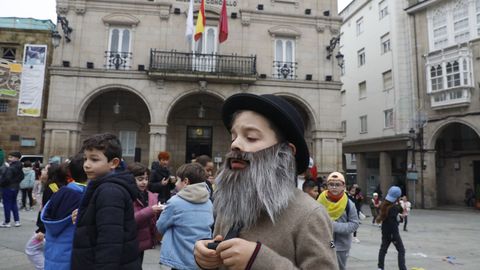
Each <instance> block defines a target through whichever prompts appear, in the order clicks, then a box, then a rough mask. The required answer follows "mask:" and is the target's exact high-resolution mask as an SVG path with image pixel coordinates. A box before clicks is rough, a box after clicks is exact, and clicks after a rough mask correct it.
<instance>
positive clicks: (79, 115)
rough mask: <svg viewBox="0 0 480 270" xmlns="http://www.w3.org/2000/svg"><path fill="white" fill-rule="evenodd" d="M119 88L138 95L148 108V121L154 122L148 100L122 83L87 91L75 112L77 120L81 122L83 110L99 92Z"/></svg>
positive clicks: (117, 89)
mask: <svg viewBox="0 0 480 270" xmlns="http://www.w3.org/2000/svg"><path fill="white" fill-rule="evenodd" d="M119 90H120V91H127V92H130V93H133V94H135V95H136V96H138V97H139V98H140V99H141V100H142V101H143V103H144V104H145V106H147V110H148V113H149V115H150V121H151V122H152V123H156V121H155V120H156V118H155V115H154V114H152V108H151V105H150V103H149V102H148V100H147V98H146V97H145V96H144V95H143V94H142V93H141V92H140V91H138V90H136V89H135V88H133V87H130V86H128V85H124V84H107V85H103V86H100V87H98V88H96V89H94V90H93V91H91V92H89V93H88V94H87V95H86V96H85V97H84V98H83V100H82V102H81V103H80V104H79V106H78V108H79V110H78V111H77V112H76V115H77V121H78V122H82V120H83V119H84V116H85V110H86V109H87V108H88V105H90V103H91V102H92V101H93V100H94V99H95V98H97V97H98V96H100V95H101V94H104V93H107V92H113V91H119Z"/></svg>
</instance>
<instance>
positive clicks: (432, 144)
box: [425, 119, 480, 149]
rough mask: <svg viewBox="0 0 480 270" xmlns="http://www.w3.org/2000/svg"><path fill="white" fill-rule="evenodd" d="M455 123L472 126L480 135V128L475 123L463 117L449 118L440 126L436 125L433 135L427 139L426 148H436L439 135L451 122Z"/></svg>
mask: <svg viewBox="0 0 480 270" xmlns="http://www.w3.org/2000/svg"><path fill="white" fill-rule="evenodd" d="M453 123H459V124H463V125H465V126H467V127H469V128H471V129H472V130H473V131H475V133H477V136H479V137H480V130H479V129H478V128H477V127H476V126H475V125H473V124H472V123H470V122H468V121H465V120H463V119H449V120H445V121H444V122H442V123H441V124H440V125H439V126H438V127H436V128H435V129H434V130H433V131H432V136H431V137H430V138H427V141H426V143H425V146H426V148H427V149H434V148H435V143H436V142H437V139H438V137H439V136H440V135H441V134H442V132H443V131H444V130H445V128H447V127H448V126H449V125H450V124H453Z"/></svg>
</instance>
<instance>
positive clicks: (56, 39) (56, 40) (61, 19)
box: [52, 15, 73, 48]
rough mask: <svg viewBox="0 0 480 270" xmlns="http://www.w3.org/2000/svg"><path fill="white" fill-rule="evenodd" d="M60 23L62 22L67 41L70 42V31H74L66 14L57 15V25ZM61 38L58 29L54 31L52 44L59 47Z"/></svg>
mask: <svg viewBox="0 0 480 270" xmlns="http://www.w3.org/2000/svg"><path fill="white" fill-rule="evenodd" d="M58 24H60V26H61V27H62V32H63V36H64V38H65V41H66V42H70V41H71V39H70V33H72V31H73V28H72V27H70V25H69V22H68V20H67V18H66V17H65V16H60V15H57V25H58ZM61 39H62V36H61V35H60V33H59V32H58V31H57V30H55V31H52V44H53V47H54V48H57V47H58V46H59V45H60V40H61Z"/></svg>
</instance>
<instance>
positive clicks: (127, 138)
mask: <svg viewBox="0 0 480 270" xmlns="http://www.w3.org/2000/svg"><path fill="white" fill-rule="evenodd" d="M118 139H119V140H120V143H121V144H122V156H125V157H133V156H135V147H136V146H137V132H136V131H129V130H121V131H120V132H119V136H118Z"/></svg>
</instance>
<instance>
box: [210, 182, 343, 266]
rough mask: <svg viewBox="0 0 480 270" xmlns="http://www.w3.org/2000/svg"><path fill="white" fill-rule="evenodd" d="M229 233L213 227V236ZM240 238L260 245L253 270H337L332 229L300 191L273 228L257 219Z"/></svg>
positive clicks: (318, 208)
mask: <svg viewBox="0 0 480 270" xmlns="http://www.w3.org/2000/svg"><path fill="white" fill-rule="evenodd" d="M225 231H228V229H225V228H221V225H220V224H218V223H217V224H216V225H215V232H214V235H217V234H219V232H225ZM239 237H240V238H242V239H245V240H248V241H253V242H256V241H259V242H260V243H262V246H261V248H260V251H259V253H258V255H257V257H256V259H255V261H254V262H253V265H252V268H251V269H253V270H255V269H257V270H264V269H275V270H283V269H285V270H287V269H306V270H308V269H325V270H336V269H338V265H337V257H336V253H335V248H334V247H332V246H331V243H332V242H333V229H332V223H331V221H330V218H329V217H328V214H327V212H326V211H325V208H324V207H323V206H322V205H321V204H319V203H318V202H316V201H315V200H313V199H312V198H310V197H309V196H308V195H306V194H305V193H304V192H302V191H300V190H297V189H296V190H295V196H294V198H293V199H292V200H291V201H290V204H289V206H288V207H287V209H285V210H284V212H283V213H282V214H281V215H280V216H279V217H278V218H277V219H276V220H275V224H272V222H271V220H270V219H269V218H268V217H267V216H265V215H264V216H262V217H260V219H259V221H258V222H257V224H256V225H255V226H254V227H253V228H251V229H249V230H248V231H244V230H242V231H241V232H240V236H239Z"/></svg>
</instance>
